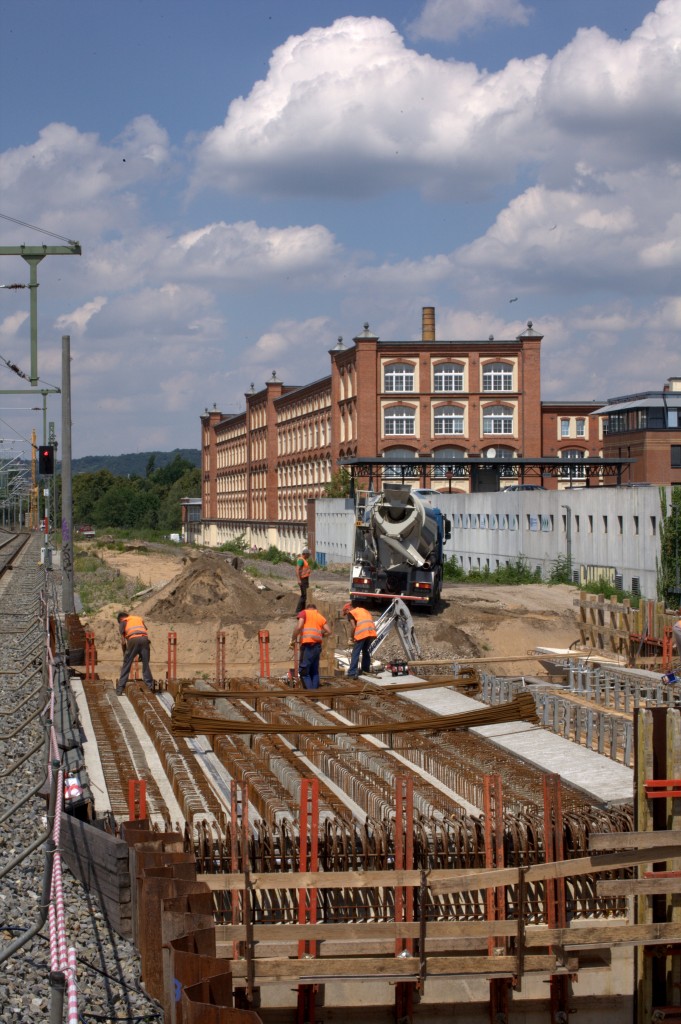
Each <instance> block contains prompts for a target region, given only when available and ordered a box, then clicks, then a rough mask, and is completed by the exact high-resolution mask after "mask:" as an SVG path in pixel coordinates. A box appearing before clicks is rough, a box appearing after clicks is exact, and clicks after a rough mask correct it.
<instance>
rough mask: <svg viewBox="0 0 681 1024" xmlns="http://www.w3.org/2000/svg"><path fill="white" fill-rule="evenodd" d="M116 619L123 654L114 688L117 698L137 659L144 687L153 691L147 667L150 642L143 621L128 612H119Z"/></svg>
mask: <svg viewBox="0 0 681 1024" xmlns="http://www.w3.org/2000/svg"><path fill="white" fill-rule="evenodd" d="M117 618H118V629H119V632H120V634H121V647H122V648H123V651H124V652H125V653H124V657H123V665H122V666H121V674H120V677H119V679H118V685H117V686H116V693H117V694H118V696H119V697H122V696H123V691H124V690H125V687H126V684H127V682H128V676H129V675H130V669H131V668H132V663H133V661H134V660H135V658H137V657H139V659H140V661H141V662H142V676H143V678H144V685H145V686H146V688H147V689H148V690H153V689H154V677H153V676H152V674H151V667H150V665H149V657H150V653H151V642H150V640H149V633H148V632H147V627H146V625H145V623H144V619H143V618H142V617H141V616H140V615H130V613H129V612H119V613H118V616H117Z"/></svg>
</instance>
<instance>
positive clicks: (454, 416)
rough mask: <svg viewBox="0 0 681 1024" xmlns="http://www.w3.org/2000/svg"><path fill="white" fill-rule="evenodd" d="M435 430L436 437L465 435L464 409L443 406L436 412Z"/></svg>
mask: <svg viewBox="0 0 681 1024" xmlns="http://www.w3.org/2000/svg"><path fill="white" fill-rule="evenodd" d="M434 430H435V434H436V435H441V434H463V409H459V408H457V406H455V405H442V406H440V407H439V408H438V409H436V410H435V416H434Z"/></svg>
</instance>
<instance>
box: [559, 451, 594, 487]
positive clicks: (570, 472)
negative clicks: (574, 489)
mask: <svg viewBox="0 0 681 1024" xmlns="http://www.w3.org/2000/svg"><path fill="white" fill-rule="evenodd" d="M588 454H589V453H588V452H585V451H584V449H583V448H563V449H562V451H560V452H559V456H560V458H561V459H565V461H566V462H573V461H576V460H579V459H585V458H587V456H588ZM560 475H561V476H562V477H566V476H567V477H570V479H571V480H586V469H585V468H584V467H583V466H579V467H576V466H570V467H569V468H568V467H567V466H566V467H565V469H561V473H560Z"/></svg>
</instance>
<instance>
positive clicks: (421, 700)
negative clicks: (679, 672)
mask: <svg viewBox="0 0 681 1024" xmlns="http://www.w3.org/2000/svg"><path fill="white" fill-rule="evenodd" d="M410 678H411V679H412V680H413V681H416V677H415V676H412V677H404V676H402V677H400V679H399V680H398V679H393V677H392V676H390V677H387V678H385V674H384V677H382V678H381V679H379V680H376V679H375V678H374V680H373V681H374V682H377V684H378V685H379V686H382V687H384V688H386V689H389V685H388V679H389V682H390V683H396V682H406V681H408V680H409V679H410ZM402 696H404V697H405V698H406V699H407V700H410V701H412V703H414V704H417V705H418V706H419V707H422V708H425V709H426V710H428V711H431V712H432V713H433V714H437V715H457V714H461V713H463V712H464V711H474V710H481V709H483V708H487V707H488V706H489V705H487V704H483V703H482V702H481V701H478V700H474V699H473V698H472V697H466V696H464V694H462V693H459V692H458V691H456V690H450V689H448V688H447V687H445V686H443V687H437V688H436V689H434V690H415V691H414V692H413V693H409V692H408V691H407V692H405V693H404V694H403V695H402ZM470 731H471V732H472V733H476V734H477V735H478V736H481V737H482V738H483V739H486V740H488V741H489V742H490V743H493V744H494V745H495V746H497V747H500V748H501V749H502V750H506V751H508V753H510V754H514V755H515V756H516V757H519V758H520V759H521V760H523V761H527V762H528V763H529V764H532V765H534V766H535V767H537V768H540V769H541V770H542V771H545V772H552V773H555V774H558V775H560V776H561V778H563V779H564V780H565V782H567V783H568V784H569V785H571V786H574V787H575V788H576V789H578V790H580V791H581V792H582V793H584V795H585V796H587V797H588V798H589V799H590V800H593V801H594V802H595V803H600V804H603V805H604V806H606V807H608V806H614V805H617V804H623V803H627V804H630V803H631V802H632V800H633V793H634V772H633V770H632V769H631V768H627V767H625V766H624V765H622V764H618V763H617V762H616V761H611V760H610V758H609V757H603V756H602V755H601V754H597V753H595V751H593V750H587V748H586V747H582V746H580V745H579V744H577V743H572V742H571V741H570V740H566V739H564V738H563V737H562V736H556V735H555V733H552V732H549V731H548V730H547V729H542V728H541V727H540V726H536V725H531V724H530V723H528V722H507V723H504V724H503V725H485V726H478V727H477V728H474V729H471V730H470Z"/></svg>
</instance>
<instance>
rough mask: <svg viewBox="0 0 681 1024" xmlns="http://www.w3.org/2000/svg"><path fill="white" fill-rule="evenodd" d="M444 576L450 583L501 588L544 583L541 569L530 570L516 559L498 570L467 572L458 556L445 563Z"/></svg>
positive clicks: (525, 563) (522, 560) (521, 560)
mask: <svg viewBox="0 0 681 1024" xmlns="http://www.w3.org/2000/svg"><path fill="white" fill-rule="evenodd" d="M442 575H443V578H444V579H445V580H447V581H448V582H449V583H489V584H492V585H495V584H496V585H497V586H501V585H503V584H506V585H508V584H512V585H520V584H529V583H542V582H543V580H542V574H541V569H540V568H538V567H537V568H536V569H530V567H529V565H528V564H527V562H526V561H525V559H524V558H516V560H515V561H514V562H509V563H508V565H500V566H499V568H498V569H494V570H492V569H489V568H488V567H487V566H485V568H484V569H472V570H471V571H470V572H466V571H465V569H464V568H463V566H462V565H461V564H460V562H459V560H458V559H457V557H456V555H452V557H451V558H448V559H447V561H446V562H445V564H444V566H443V570H442Z"/></svg>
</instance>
